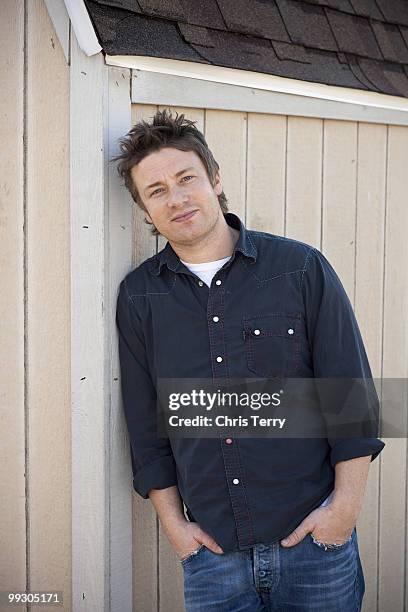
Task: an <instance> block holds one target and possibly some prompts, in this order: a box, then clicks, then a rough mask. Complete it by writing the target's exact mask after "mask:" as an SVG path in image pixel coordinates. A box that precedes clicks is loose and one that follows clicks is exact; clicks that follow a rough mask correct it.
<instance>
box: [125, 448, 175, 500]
mask: <svg viewBox="0 0 408 612" xmlns="http://www.w3.org/2000/svg"><path fill="white" fill-rule="evenodd" d="M174 485H178V481H177V469H176V464H175V461H174V458H173V456H169V455H166V456H164V457H159V458H158V459H156V460H155V461H153V462H152V463H148V464H147V465H144V466H142V467H141V468H139V469H138V471H137V473H136V474H135V475H134V476H133V488H134V490H135V491H136V493H138V494H139V495H140V496H141V497H143V499H148V497H149V495H148V493H149V491H150V490H151V489H167V488H168V487H172V486H174Z"/></svg>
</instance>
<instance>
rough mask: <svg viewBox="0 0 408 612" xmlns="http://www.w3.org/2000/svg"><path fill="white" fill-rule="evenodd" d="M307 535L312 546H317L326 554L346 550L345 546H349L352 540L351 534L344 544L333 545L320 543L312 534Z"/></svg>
mask: <svg viewBox="0 0 408 612" xmlns="http://www.w3.org/2000/svg"><path fill="white" fill-rule="evenodd" d="M308 535H309V536H310V537H311V539H312V542H313V544H315V545H316V546H318V547H319V548H321V549H322V550H324V551H327V552H336V551H340V550H344V549H345V548H347V546H349V545H350V544H351V541H352V539H353V534H351V536H350V537H349V538H348V539H347V540H346V541H345V542H342V544H335V543H327V542H320V540H317V539H316V538H315V537H314V535H313V534H312V533H309V534H308Z"/></svg>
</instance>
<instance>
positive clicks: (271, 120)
mask: <svg viewBox="0 0 408 612" xmlns="http://www.w3.org/2000/svg"><path fill="white" fill-rule="evenodd" d="M157 108H165V107H164V106H157V107H156V106H151V105H140V104H133V105H132V122H133V123H135V122H136V121H137V120H138V119H139V118H141V117H144V118H146V117H147V118H148V117H151V116H152V115H153V114H154V112H155V110H156V109H157ZM170 108H172V109H174V110H177V111H178V112H184V113H185V114H186V116H187V117H189V118H193V119H197V120H198V123H197V126H198V127H199V129H201V130H203V132H204V134H205V137H206V139H207V142H208V144H209V146H210V148H211V149H212V151H213V153H214V156H215V159H216V160H217V161H218V163H219V164H220V168H221V175H222V179H223V185H224V191H225V194H226V196H227V198H228V206H229V209H230V210H231V211H233V212H236V213H237V214H238V215H239V216H240V217H241V218H242V220H243V221H244V222H245V223H246V225H247V227H249V228H251V229H258V230H262V231H268V232H271V233H275V234H278V235H285V236H288V237H291V238H295V239H298V240H302V241H304V242H308V243H309V244H312V245H314V246H316V247H317V248H319V249H320V250H321V251H322V252H323V253H324V254H325V255H326V256H327V257H328V259H329V261H330V262H331V263H332V264H333V266H334V268H335V269H336V271H337V273H338V275H339V276H340V278H341V280H342V282H343V284H344V287H345V289H346V291H347V294H348V296H349V298H350V301H351V303H352V305H353V307H354V310H355V313H356V316H357V320H358V323H359V326H360V330H361V333H362V336H363V339H364V342H365V346H366V349H367V354H368V358H369V360H370V364H371V368H372V372H373V376H374V377H378V378H379V377H380V376H383V377H394V378H396V377H407V375H408V317H407V314H408V274H407V270H408V241H407V238H406V237H407V235H408V207H407V203H406V194H407V193H408V172H407V169H406V167H405V166H406V159H407V156H408V128H406V127H399V126H387V125H381V124H370V123H359V122H354V121H336V120H321V119H315V118H306V117H291V116H283V115H282V116H280V115H267V114H260V113H258V114H257V113H245V112H230V111H224V110H223V111H217V110H206V109H202V110H200V109H189V108H179V107H170ZM147 228H148V226H147V225H145V224H144V223H143V215H142V213H141V211H139V210H137V211H135V216H134V249H133V253H134V260H133V263H134V265H136V264H138V263H140V262H141V261H143V260H144V259H146V258H147V257H150V256H151V255H152V254H153V253H154V252H155V251H156V250H160V249H161V248H162V247H163V246H164V245H165V243H166V240H165V239H163V238H162V237H160V238H159V239H158V240H157V241H155V240H154V238H151V237H149V233H148V229H147ZM385 442H386V447H385V449H384V451H383V452H382V453H381V455H380V456H379V457H378V458H377V459H376V460H375V461H374V462H373V463H372V465H371V469H370V474H369V479H368V484H367V489H366V493H365V499H364V506H363V510H362V512H361V515H360V517H359V520H358V523H357V530H358V537H359V545H360V553H361V557H362V562H363V566H364V571H365V580H366V594H365V599H364V607H363V611H364V612H388V610H392V611H393V612H404V610H406V609H407V608H408V591H407V581H406V571H407V565H408V564H407V547H408V539H407V538H408V535H407V443H406V440H405V439H404V440H397V439H385ZM133 504H134V506H133V525H134V533H133V544H134V568H133V572H134V573H133V581H134V610H136V611H146V612H158V611H160V612H167V611H168V610H173V611H174V612H179V611H180V612H182V610H183V609H184V606H183V593H182V591H183V575H182V568H181V566H180V564H179V562H178V560H177V558H176V555H175V554H174V552H173V551H172V549H171V548H170V545H169V543H168V541H167V538H166V536H165V534H164V533H163V532H162V530H161V525H160V523H159V521H158V519H157V517H156V514H155V511H154V508H153V505H152V504H151V502H149V501H145V500H142V499H141V498H140V497H139V496H138V495H136V494H135V495H134V501H133ZM404 606H405V607H404Z"/></svg>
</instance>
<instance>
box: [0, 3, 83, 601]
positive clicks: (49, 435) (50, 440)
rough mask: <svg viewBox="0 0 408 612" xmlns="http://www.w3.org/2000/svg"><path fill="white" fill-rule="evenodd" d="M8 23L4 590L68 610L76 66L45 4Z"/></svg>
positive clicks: (7, 7)
mask: <svg viewBox="0 0 408 612" xmlns="http://www.w3.org/2000/svg"><path fill="white" fill-rule="evenodd" d="M0 17H1V19H0V21H1V24H2V36H1V37H0V41H1V43H0V44H1V51H2V58H3V61H2V67H1V76H2V79H1V81H2V88H1V89H2V93H4V94H5V95H4V97H3V96H2V100H1V103H0V104H1V117H2V121H1V130H2V132H1V142H2V145H3V146H2V152H1V157H0V165H1V170H2V179H1V187H0V190H1V219H2V221H1V223H0V227H1V268H2V291H1V321H2V325H1V334H2V336H1V342H0V345H1V362H2V368H1V372H2V375H3V377H4V379H3V380H2V400H3V401H2V406H1V408H2V414H1V425H2V434H3V437H2V444H1V445H0V448H1V456H0V470H1V482H2V495H1V508H0V513H1V516H0V523H1V527H2V529H1V537H0V540H1V547H0V550H1V552H0V590H13V589H14V590H19V591H26V590H34V591H41V590H48V591H49V590H51V589H52V590H54V589H58V590H61V591H63V592H64V605H65V609H67V610H69V609H70V608H71V437H70V421H71V414H70V406H71V395H70V391H71V390H70V375H69V371H70V218H69V101H70V97H69V66H68V65H67V63H66V59H65V56H64V52H63V50H62V48H61V46H60V43H59V41H58V38H57V36H56V33H55V30H54V28H53V26H52V23H51V20H50V18H49V15H48V12H47V10H46V7H45V4H44V3H43V1H42V0H30V2H23V1H22V0H17V1H16V0H5V2H1V3H0ZM66 25H67V24H66ZM4 181H5V182H4ZM3 383H4V386H3ZM24 609H25V608H24ZM31 609H32V610H37V609H39V608H38V606H33V607H32V608H31Z"/></svg>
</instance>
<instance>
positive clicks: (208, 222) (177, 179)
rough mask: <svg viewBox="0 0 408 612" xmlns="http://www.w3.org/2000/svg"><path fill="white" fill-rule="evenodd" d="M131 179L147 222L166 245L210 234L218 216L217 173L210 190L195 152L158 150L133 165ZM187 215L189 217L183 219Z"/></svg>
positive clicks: (168, 149) (187, 241)
mask: <svg viewBox="0 0 408 612" xmlns="http://www.w3.org/2000/svg"><path fill="white" fill-rule="evenodd" d="M131 176H132V179H133V182H134V184H135V185H136V188H137V190H138V192H139V195H140V197H141V199H142V201H143V203H144V206H145V216H146V218H147V220H148V221H150V222H151V223H153V224H154V225H155V226H156V228H157V229H158V231H159V232H160V234H162V235H163V236H165V237H166V238H167V239H168V240H169V242H174V243H180V244H193V243H194V242H195V241H196V240H197V239H198V238H202V237H203V236H204V235H206V234H207V233H208V232H210V231H211V229H212V228H213V227H214V225H215V223H216V222H217V219H218V216H219V215H220V214H221V209H220V204H219V202H218V196H219V195H220V194H221V192H222V185H221V181H220V177H219V173H217V175H216V182H215V186H214V187H213V186H212V185H211V182H210V180H209V178H208V176H207V172H206V170H205V167H204V164H203V163H202V161H201V159H200V158H199V156H198V155H197V154H196V153H195V152H194V151H179V150H178V149H174V148H170V147H167V148H164V149H161V150H160V151H157V152H154V153H151V154H150V155H148V156H147V157H145V158H144V159H143V160H142V161H141V162H139V164H137V165H136V166H133V168H132V170H131ZM186 213H191V214H188V216H186V217H184V218H183V217H182V216H183V215H186Z"/></svg>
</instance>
